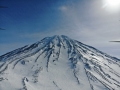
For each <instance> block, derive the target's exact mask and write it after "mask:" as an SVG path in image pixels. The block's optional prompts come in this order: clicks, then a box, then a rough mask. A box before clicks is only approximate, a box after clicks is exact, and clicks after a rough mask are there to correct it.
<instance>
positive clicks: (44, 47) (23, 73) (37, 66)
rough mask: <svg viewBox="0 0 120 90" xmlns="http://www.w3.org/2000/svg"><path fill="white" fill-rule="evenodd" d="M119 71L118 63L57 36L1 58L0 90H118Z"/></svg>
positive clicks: (99, 52)
mask: <svg viewBox="0 0 120 90" xmlns="http://www.w3.org/2000/svg"><path fill="white" fill-rule="evenodd" d="M118 68H120V60H119V59H117V58H115V57H112V56H110V55H107V54H106V53H103V52H101V51H99V50H97V49H95V48H94V47H91V46H88V45H85V44H83V43H81V42H79V41H76V40H72V39H70V38H69V37H67V36H65V35H61V36H58V35H55V36H53V37H46V38H44V39H42V40H41V41H38V42H36V43H34V44H32V45H26V46H24V47H22V48H19V49H16V50H14V51H12V52H9V53H7V54H5V55H2V56H0V89H1V90H9V88H6V89H4V88H5V85H8V87H11V90H18V89H19V90H38V89H41V90H80V89H82V90H119V89H120V82H119V81H120V71H119V70H118ZM56 73H57V75H56ZM13 76H14V77H13ZM16 77H18V78H16ZM14 78H16V80H15V82H17V83H14V82H13V81H12V79H14ZM15 85H16V86H15ZM71 85H73V86H74V87H72V86H71ZM31 88H32V89H31Z"/></svg>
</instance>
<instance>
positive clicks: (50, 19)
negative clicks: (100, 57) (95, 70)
mask: <svg viewBox="0 0 120 90" xmlns="http://www.w3.org/2000/svg"><path fill="white" fill-rule="evenodd" d="M107 1H108V0H0V6H6V7H8V8H0V20H1V21H0V28H4V29H6V30H1V31H0V55H2V54H5V53H7V52H10V51H12V50H14V49H17V48H20V47H22V46H25V45H27V44H32V43H35V42H37V41H40V40H41V39H42V38H44V37H47V36H53V35H66V36H68V37H70V38H72V39H75V40H78V41H80V42H82V43H85V44H87V45H90V46H93V47H95V48H97V49H99V50H101V51H103V52H105V53H107V54H109V55H111V56H115V57H118V58H120V55H119V54H120V49H119V48H120V43H111V42H109V41H113V40H120V30H119V29H120V4H119V2H118V0H114V1H113V2H112V3H113V4H111V3H108V2H107ZM116 2H118V3H116Z"/></svg>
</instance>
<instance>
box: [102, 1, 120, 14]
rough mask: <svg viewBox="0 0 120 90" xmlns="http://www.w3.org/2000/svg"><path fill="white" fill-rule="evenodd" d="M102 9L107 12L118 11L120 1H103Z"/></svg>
mask: <svg viewBox="0 0 120 90" xmlns="http://www.w3.org/2000/svg"><path fill="white" fill-rule="evenodd" d="M103 7H104V8H105V9H106V10H109V11H112V12H113V11H120V0H103Z"/></svg>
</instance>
